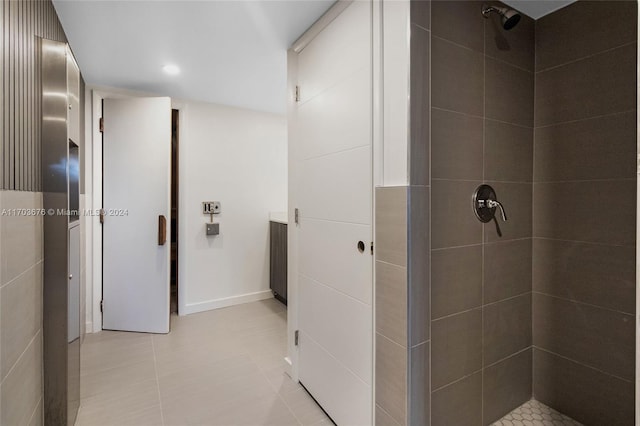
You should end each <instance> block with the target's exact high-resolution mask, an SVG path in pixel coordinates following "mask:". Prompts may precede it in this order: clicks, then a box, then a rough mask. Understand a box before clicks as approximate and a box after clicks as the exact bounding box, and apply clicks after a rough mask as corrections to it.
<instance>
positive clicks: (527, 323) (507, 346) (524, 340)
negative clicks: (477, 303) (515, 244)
mask: <svg viewBox="0 0 640 426" xmlns="http://www.w3.org/2000/svg"><path fill="white" fill-rule="evenodd" d="M482 310H483V312H482V322H483V325H482V332H483V336H484V337H483V339H482V342H483V352H484V356H483V361H484V365H485V366H488V365H491V364H493V363H495V362H498V361H500V360H502V359H504V358H506V357H508V356H510V355H512V354H514V353H516V352H519V351H521V350H523V349H526V348H528V347H530V346H531V343H532V337H531V293H527V294H523V295H522V296H517V297H514V298H512V299H507V300H503V301H502V302H497V303H493V304H490V305H486V306H484V307H483V308H482ZM503 415H504V414H503Z"/></svg>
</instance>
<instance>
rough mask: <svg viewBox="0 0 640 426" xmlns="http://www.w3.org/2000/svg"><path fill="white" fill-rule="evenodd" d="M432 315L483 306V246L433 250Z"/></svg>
mask: <svg viewBox="0 0 640 426" xmlns="http://www.w3.org/2000/svg"><path fill="white" fill-rule="evenodd" d="M431 274H432V275H431V297H432V307H431V309H432V318H434V319H436V318H440V317H443V316H446V315H451V314H455V313H458V312H462V311H465V310H469V309H472V308H477V307H479V306H481V305H482V245H475V246H468V247H456V248H450V249H441V250H435V251H432V252H431Z"/></svg>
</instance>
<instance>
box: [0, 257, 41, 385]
mask: <svg viewBox="0 0 640 426" xmlns="http://www.w3.org/2000/svg"><path fill="white" fill-rule="evenodd" d="M1 292H2V296H1V297H0V300H1V301H2V303H1V309H0V315H1V317H2V318H1V320H0V323H1V324H2V333H0V335H1V339H2V341H1V344H0V348H1V351H0V367H1V368H0V372H1V376H2V379H4V378H5V377H6V376H7V374H8V373H9V370H10V369H11V368H12V367H13V366H14V364H15V363H16V361H18V358H19V357H20V355H21V354H22V353H23V352H24V350H25V349H26V347H27V346H28V345H29V342H31V340H32V339H33V338H34V336H35V335H36V334H37V333H38V331H40V330H41V329H42V263H38V264H37V265H34V266H33V267H32V268H31V269H29V270H28V271H27V272H25V273H23V274H22V275H20V277H18V278H17V279H15V280H14V281H12V282H11V283H10V284H7V285H5V286H4V287H2V289H1Z"/></svg>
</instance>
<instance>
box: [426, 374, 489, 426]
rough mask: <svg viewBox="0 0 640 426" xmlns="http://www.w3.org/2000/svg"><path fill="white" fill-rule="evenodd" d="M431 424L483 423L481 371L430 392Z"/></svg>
mask: <svg viewBox="0 0 640 426" xmlns="http://www.w3.org/2000/svg"><path fill="white" fill-rule="evenodd" d="M432 374H433V373H432ZM431 424H432V425H434V426H436V425H437V426H459V425H465V426H482V425H483V423H482V373H481V372H478V373H475V374H472V375H471V376H468V377H465V378H464V379H462V380H460V381H457V382H455V383H452V384H451V385H449V386H447V387H445V388H442V389H439V390H437V391H436V392H433V393H432V395H431Z"/></svg>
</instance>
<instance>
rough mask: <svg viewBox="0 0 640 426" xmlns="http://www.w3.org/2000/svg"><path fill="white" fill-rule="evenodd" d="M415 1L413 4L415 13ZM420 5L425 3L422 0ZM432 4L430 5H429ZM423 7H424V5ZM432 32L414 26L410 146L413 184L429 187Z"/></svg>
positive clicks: (411, 181) (411, 65)
mask: <svg viewBox="0 0 640 426" xmlns="http://www.w3.org/2000/svg"><path fill="white" fill-rule="evenodd" d="M414 3H415V2H412V6H411V7H412V10H413V8H415V6H413V4H414ZM419 3H425V2H423V1H419ZM426 4H427V5H428V3H426ZM421 8H424V6H422V7H421ZM430 40H431V36H430V34H429V31H426V30H424V29H422V28H421V27H418V26H416V25H412V26H411V61H410V62H411V63H410V73H411V76H410V85H411V89H410V99H411V105H410V126H411V136H410V139H411V140H410V147H409V174H410V177H409V181H410V183H411V184H412V185H429V181H430V179H429V177H430V167H429V166H430V159H429V133H430V131H429V110H430V102H431V98H430V91H429V81H430V80H429V59H430V48H429V45H430Z"/></svg>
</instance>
